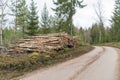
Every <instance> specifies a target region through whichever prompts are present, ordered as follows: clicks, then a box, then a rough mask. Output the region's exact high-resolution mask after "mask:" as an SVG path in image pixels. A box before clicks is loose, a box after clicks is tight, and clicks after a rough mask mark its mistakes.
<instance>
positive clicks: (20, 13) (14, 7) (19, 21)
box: [9, 0, 28, 37]
mask: <svg viewBox="0 0 120 80" xmlns="http://www.w3.org/2000/svg"><path fill="white" fill-rule="evenodd" d="M9 8H10V10H11V13H10V15H11V16H13V17H14V24H15V26H14V27H15V37H16V36H17V35H16V31H17V28H18V27H19V28H20V29H21V30H22V34H23V37H24V34H25V28H26V25H27V23H26V21H27V13H28V9H27V5H26V0H11V4H10V5H9Z"/></svg>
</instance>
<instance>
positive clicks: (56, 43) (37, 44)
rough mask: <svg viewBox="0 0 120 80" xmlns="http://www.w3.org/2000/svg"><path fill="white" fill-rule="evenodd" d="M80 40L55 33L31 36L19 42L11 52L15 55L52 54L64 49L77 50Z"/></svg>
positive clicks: (65, 34)
mask: <svg viewBox="0 0 120 80" xmlns="http://www.w3.org/2000/svg"><path fill="white" fill-rule="evenodd" d="M77 41H78V39H77V38H76V37H72V36H70V35H68V34H67V33H54V34H47V35H39V36H30V37H26V38H24V39H21V40H19V41H18V42H17V43H16V46H14V47H13V48H12V49H11V51H12V52H15V53H31V52H38V53H51V52H52V51H60V50H63V49H64V48H75V47H77V46H78V42H77Z"/></svg>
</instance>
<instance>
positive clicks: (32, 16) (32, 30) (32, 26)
mask: <svg viewBox="0 0 120 80" xmlns="http://www.w3.org/2000/svg"><path fill="white" fill-rule="evenodd" d="M36 9H37V7H36V4H35V2H34V1H33V0H31V5H30V10H29V14H28V16H27V24H28V25H27V32H26V33H27V34H28V35H29V36H34V35H37V34H38V28H39V21H38V16H37V11H36Z"/></svg>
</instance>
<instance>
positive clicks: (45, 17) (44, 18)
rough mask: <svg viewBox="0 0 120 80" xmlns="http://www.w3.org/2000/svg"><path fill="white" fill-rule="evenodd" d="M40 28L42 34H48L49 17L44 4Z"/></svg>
mask: <svg viewBox="0 0 120 80" xmlns="http://www.w3.org/2000/svg"><path fill="white" fill-rule="evenodd" d="M41 27H42V33H43V34H47V33H50V17H49V12H48V10H47V6H46V3H45V4H44V8H43V10H42V13H41Z"/></svg>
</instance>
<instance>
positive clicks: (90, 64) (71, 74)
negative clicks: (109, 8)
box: [17, 47, 118, 80]
mask: <svg viewBox="0 0 120 80" xmlns="http://www.w3.org/2000/svg"><path fill="white" fill-rule="evenodd" d="M117 68H118V51H117V50H116V49H115V48H111V47H95V49H94V50H93V51H91V52H89V53H86V54H85V55H82V56H80V57H78V58H75V59H72V60H69V61H66V62H63V63H61V64H58V65H55V66H52V67H50V68H46V69H42V70H37V71H35V72H32V73H29V74H27V75H24V76H22V77H19V79H17V80H117V77H118V74H117V73H118V70H117Z"/></svg>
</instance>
